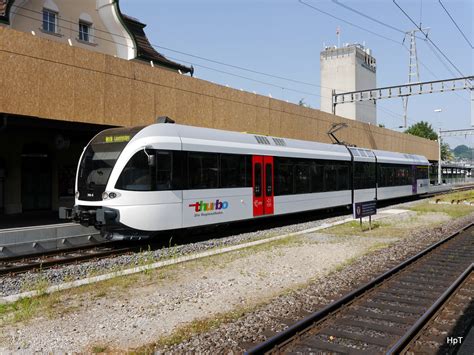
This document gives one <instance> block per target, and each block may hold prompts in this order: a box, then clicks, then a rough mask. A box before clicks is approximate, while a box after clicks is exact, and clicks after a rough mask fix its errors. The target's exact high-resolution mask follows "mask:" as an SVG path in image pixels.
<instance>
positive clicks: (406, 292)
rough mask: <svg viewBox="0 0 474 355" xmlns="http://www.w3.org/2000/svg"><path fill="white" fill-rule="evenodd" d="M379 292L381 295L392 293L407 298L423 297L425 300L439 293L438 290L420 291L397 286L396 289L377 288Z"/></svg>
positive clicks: (433, 298)
mask: <svg viewBox="0 0 474 355" xmlns="http://www.w3.org/2000/svg"><path fill="white" fill-rule="evenodd" d="M379 293H380V294H382V295H394V296H397V297H404V296H406V297H408V298H417V299H420V298H424V299H427V300H433V301H434V300H435V299H436V298H437V297H438V295H439V293H438V292H426V291H423V292H420V291H419V290H411V289H410V288H397V289H387V290H379Z"/></svg>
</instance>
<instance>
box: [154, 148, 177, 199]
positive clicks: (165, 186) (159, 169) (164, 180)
mask: <svg viewBox="0 0 474 355" xmlns="http://www.w3.org/2000/svg"><path fill="white" fill-rule="evenodd" d="M155 155H156V164H155V165H156V183H155V188H154V189H153V190H157V191H163V190H171V188H172V186H171V181H172V177H173V174H172V171H173V170H172V164H173V162H172V153H171V152H169V151H163V150H157V151H156V152H155Z"/></svg>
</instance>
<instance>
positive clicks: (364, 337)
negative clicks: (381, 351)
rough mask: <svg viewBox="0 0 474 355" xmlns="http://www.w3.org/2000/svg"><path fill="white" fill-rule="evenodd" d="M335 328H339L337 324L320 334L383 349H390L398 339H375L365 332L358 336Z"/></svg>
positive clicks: (379, 337) (378, 337) (389, 337)
mask: <svg viewBox="0 0 474 355" xmlns="http://www.w3.org/2000/svg"><path fill="white" fill-rule="evenodd" d="M335 326H337V324H333V325H332V326H331V327H330V328H326V329H323V330H322V331H321V332H320V334H321V335H323V336H327V337H330V336H333V337H335V338H343V339H348V340H352V341H355V342H361V343H365V344H370V345H376V346H382V347H388V346H389V345H390V344H392V343H393V342H394V340H396V337H395V338H393V337H391V336H387V337H381V336H377V337H374V336H371V335H369V334H363V332H361V333H360V334H357V333H354V332H349V331H346V330H340V329H336V328H334V327H335ZM366 333H367V332H366Z"/></svg>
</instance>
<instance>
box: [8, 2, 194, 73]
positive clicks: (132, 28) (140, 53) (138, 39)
mask: <svg viewBox="0 0 474 355" xmlns="http://www.w3.org/2000/svg"><path fill="white" fill-rule="evenodd" d="M12 4H13V0H0V22H6V23H8V21H9V10H10V7H11V5H12ZM116 4H117V8H118V12H119V15H120V16H121V17H122V20H123V24H124V25H125V26H126V27H127V29H128V31H129V33H130V35H131V36H132V37H133V38H132V39H133V41H134V42H135V44H136V47H137V56H136V59H139V60H144V61H148V62H149V61H153V63H154V64H156V65H158V66H163V67H166V68H169V69H173V70H176V71H177V70H180V71H181V72H182V73H190V74H191V75H193V72H194V68H193V67H192V66H191V67H187V66H185V65H183V64H179V63H176V62H173V61H172V60H169V59H168V58H166V57H165V56H164V55H162V54H160V53H158V52H157V51H156V50H155V49H154V48H153V46H152V45H151V43H150V41H149V40H148V37H147V36H146V34H145V31H144V28H145V27H146V25H145V24H144V23H142V22H140V21H139V20H138V19H136V18H133V17H131V16H127V15H125V14H122V12H121V11H120V7H119V2H118V0H117V3H116Z"/></svg>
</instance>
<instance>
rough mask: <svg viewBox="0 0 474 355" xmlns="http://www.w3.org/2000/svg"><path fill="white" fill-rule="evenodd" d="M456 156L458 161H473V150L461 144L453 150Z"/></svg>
mask: <svg viewBox="0 0 474 355" xmlns="http://www.w3.org/2000/svg"><path fill="white" fill-rule="evenodd" d="M453 153H454V156H455V157H456V158H458V159H466V160H470V159H472V155H473V154H472V153H473V149H472V148H469V147H468V146H467V145H464V144H461V145H458V146H457V147H456V148H454V149H453Z"/></svg>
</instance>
